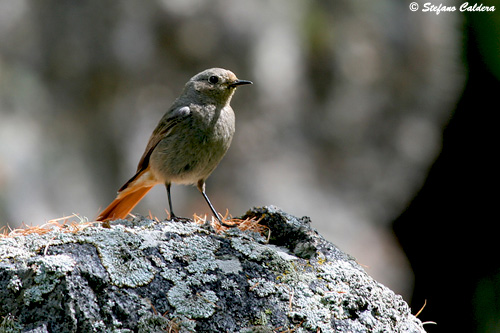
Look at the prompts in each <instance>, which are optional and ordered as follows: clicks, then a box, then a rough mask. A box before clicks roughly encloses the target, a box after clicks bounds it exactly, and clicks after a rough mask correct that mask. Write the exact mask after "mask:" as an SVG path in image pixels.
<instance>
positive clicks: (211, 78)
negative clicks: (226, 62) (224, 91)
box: [208, 75, 219, 84]
mask: <svg viewBox="0 0 500 333" xmlns="http://www.w3.org/2000/svg"><path fill="white" fill-rule="evenodd" d="M208 82H210V83H213V84H215V83H217V82H219V78H218V77H217V76H215V75H212V76H211V77H209V78H208Z"/></svg>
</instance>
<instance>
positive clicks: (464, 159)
mask: <svg viewBox="0 0 500 333" xmlns="http://www.w3.org/2000/svg"><path fill="white" fill-rule="evenodd" d="M441 3H443V4H445V5H456V6H457V8H458V6H459V5H460V4H461V3H456V2H452V1H442V2H441ZM483 3H484V4H485V5H490V6H491V5H494V6H496V7H497V8H498V7H499V5H500V4H499V3H497V2H495V1H488V2H483ZM409 5H410V1H397V0H382V1H367V0H339V1H335V2H333V1H320V0H313V1H307V2H302V1H296V0H286V1H285V0H276V1H272V2H267V1H252V2H249V1H245V2H244V1H227V0H219V1H210V2H208V1H201V0H189V1H188V0H156V1H149V2H143V1H136V0H125V1H120V2H103V1H98V0H89V1H84V2H83V1H79V2H72V1H50V0H47V1H43V2H35V1H28V0H16V1H10V0H0V226H1V225H8V226H10V227H11V228H16V227H19V226H20V225H21V224H22V223H24V224H26V225H38V224H43V223H45V222H46V221H48V220H50V219H53V218H58V217H63V216H66V215H70V214H73V213H77V214H79V215H80V216H83V217H86V218H88V219H89V220H92V219H94V218H95V217H96V216H97V214H98V212H99V211H100V210H102V209H103V208H104V207H106V206H107V205H108V204H109V203H110V202H111V201H112V200H113V199H114V197H115V195H116V191H117V190H118V188H120V186H121V185H123V183H125V182H126V181H127V180H128V179H129V178H130V177H131V176H132V175H133V174H134V173H135V169H136V166H137V163H138V161H139V158H140V157H141V155H142V153H143V150H144V148H145V146H146V143H147V140H148V138H149V136H150V134H151V132H152V130H153V129H154V127H155V126H156V124H157V122H158V120H159V119H160V118H161V116H162V115H163V113H164V112H165V111H166V110H167V108H168V107H169V106H170V104H171V103H172V102H173V100H174V99H175V97H176V96H178V95H179V93H180V92H181V90H182V88H183V86H184V84H185V82H186V81H187V80H188V79H189V78H190V77H192V76H193V75H195V74H196V73H198V72H200V71H201V70H204V69H206V68H210V67H223V68H227V69H230V70H232V71H233V72H235V73H236V75H237V76H238V77H239V78H240V79H247V80H252V81H253V82H254V85H253V86H249V87H244V88H240V89H238V91H237V93H236V95H235V96H234V98H233V101H232V106H233V108H234V109H235V112H236V126H237V130H236V135H235V138H234V140H233V144H232V146H231V148H230V150H229V152H228V154H227V155H226V157H225V158H224V160H223V161H222V163H221V164H220V165H219V167H218V168H217V169H216V171H215V172H214V173H213V174H212V176H211V177H210V178H209V179H208V181H207V193H208V195H209V196H210V198H211V200H212V202H213V204H214V205H215V207H216V208H217V209H218V210H219V211H221V212H223V213H225V211H226V209H228V210H229V212H230V214H232V215H233V216H239V215H242V214H244V213H245V212H246V210H248V209H249V208H251V207H252V206H262V205H271V204H273V205H277V206H279V207H280V208H282V209H283V210H285V211H286V212H288V213H290V214H293V215H296V216H303V215H307V216H310V217H311V218H312V223H313V224H312V225H313V227H314V228H316V229H318V230H319V231H320V233H321V234H322V235H323V236H324V237H325V238H327V239H328V240H330V241H331V242H333V243H335V244H336V245H337V246H339V247H340V248H341V249H343V250H344V251H346V252H348V253H349V254H351V255H353V256H354V257H356V258H357V260H358V262H359V263H360V264H362V265H363V266H364V267H365V269H366V270H367V271H368V273H369V274H370V275H372V276H373V277H375V278H376V279H377V280H378V281H379V282H381V283H383V284H385V285H387V286H388V287H390V288H391V289H393V290H394V291H395V292H397V293H399V294H401V295H403V297H404V299H405V300H406V301H408V302H409V303H411V306H412V308H413V313H416V312H417V311H418V310H419V309H420V308H421V307H422V306H423V304H424V301H425V300H427V307H426V308H425V309H424V310H423V312H422V314H420V315H419V318H421V319H422V320H423V321H435V322H437V323H438V325H437V326H435V325H426V326H425V327H426V330H428V331H429V332H452V331H462V332H466V331H467V332H500V319H499V318H500V297H499V296H500V268H499V267H500V262H499V260H498V253H499V251H498V245H497V244H498V240H496V239H495V236H496V235H498V233H495V232H494V229H493V228H494V224H493V223H497V222H498V218H497V217H494V216H493V214H492V210H493V206H494V204H495V203H494V202H493V196H497V195H496V193H495V194H494V195H491V194H490V192H491V191H490V192H486V187H487V185H490V184H491V185H492V183H493V176H494V172H493V165H496V164H497V163H496V162H495V163H494V162H493V161H492V156H493V154H497V153H494V152H495V151H497V152H498V148H497V144H495V147H493V143H494V142H495V140H494V139H496V135H494V134H493V133H495V132H494V130H493V124H494V122H493V121H492V119H491V118H492V115H493V112H494V111H496V112H498V110H499V99H498V94H499V93H500V84H499V79H500V60H499V55H500V37H499V36H500V18H499V14H500V13H499V10H496V11H495V12H470V13H461V12H460V11H459V10H458V9H457V11H455V12H453V13H450V12H441V13H440V14H439V15H436V13H429V12H427V13H425V12H422V11H421V10H419V11H417V12H412V11H410V10H409ZM421 5H423V3H422V4H421ZM495 143H496V142H495ZM173 203H174V206H175V207H176V208H175V210H176V213H177V214H178V215H180V216H186V217H190V216H192V215H193V213H196V214H198V215H202V214H210V212H209V210H208V207H206V204H205V202H204V200H203V198H202V196H201V195H200V194H199V192H198V191H197V190H196V188H194V187H185V186H175V185H174V187H173ZM167 207H168V204H167V200H166V191H165V189H164V188H163V187H161V186H157V187H156V188H155V189H153V191H151V192H150V194H148V195H147V196H146V198H145V199H144V200H143V201H142V202H141V203H140V204H139V205H138V206H137V207H136V209H134V212H135V213H139V214H142V215H147V214H149V212H151V213H152V214H153V215H155V216H157V217H158V218H160V219H163V218H165V217H166V216H167V213H166V212H165V209H166V208H167ZM455 329H456V330H455Z"/></svg>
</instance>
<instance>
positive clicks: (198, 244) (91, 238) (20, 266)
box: [0, 206, 424, 332]
mask: <svg viewBox="0 0 500 333" xmlns="http://www.w3.org/2000/svg"><path fill="white" fill-rule="evenodd" d="M252 217H254V218H262V220H261V221H260V223H261V224H263V225H266V226H267V227H268V228H269V232H270V234H269V237H267V235H266V236H263V235H260V234H258V233H255V232H251V231H241V230H239V229H237V228H234V229H229V230H227V231H225V232H222V233H216V232H214V231H213V230H211V228H206V227H202V226H200V225H198V224H195V223H194V222H193V223H191V222H171V221H163V222H157V221H153V220H148V219H144V218H141V219H135V220H134V221H132V222H128V221H124V220H122V221H116V222H115V223H114V224H112V226H111V228H110V229H105V228H101V227H88V228H85V229H83V230H81V231H78V232H74V233H67V232H62V231H61V230H57V229H55V230H53V231H51V232H48V233H45V234H42V235H38V234H29V235H25V236H17V237H8V238H1V239H0V301H1V305H0V317H1V319H2V322H1V323H0V332H165V331H169V330H171V331H173V332H176V331H177V332H283V331H287V330H290V331H292V330H293V331H295V332H424V330H423V328H422V323H421V322H420V321H419V320H418V319H416V318H415V317H414V316H413V315H412V314H411V312H410V309H409V307H408V305H407V304H406V303H405V302H404V301H403V300H402V298H401V297H400V296H398V295H395V294H394V293H393V292H392V291H391V290H389V289H387V288H386V287H384V286H383V285H381V284H379V283H377V282H376V281H374V280H373V279H372V278H371V277H369V276H368V275H367V274H366V273H365V272H364V271H363V269H362V268H361V267H360V266H359V265H358V264H357V263H356V262H355V261H354V260H353V258H351V257H349V256H348V255H346V254H344V253H343V252H341V251H340V250H338V249H337V248H336V247H335V246H334V245H333V244H331V243H329V242H327V241H325V240H324V239H323V238H322V237H321V236H320V235H318V234H317V232H316V231H315V230H314V229H312V228H310V226H309V219H308V218H301V219H299V218H296V217H294V216H291V215H288V214H286V213H284V212H282V211H280V210H279V209H277V208H275V207H273V206H270V207H264V208H255V209H253V210H251V211H249V212H248V213H247V214H246V215H245V216H244V217H243V218H244V219H245V218H252Z"/></svg>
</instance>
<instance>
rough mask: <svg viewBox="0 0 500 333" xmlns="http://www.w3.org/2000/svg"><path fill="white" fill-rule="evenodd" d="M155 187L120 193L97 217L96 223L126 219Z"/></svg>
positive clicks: (142, 187)
mask: <svg viewBox="0 0 500 333" xmlns="http://www.w3.org/2000/svg"><path fill="white" fill-rule="evenodd" d="M152 188H153V186H141V187H136V188H134V187H132V188H128V189H126V190H125V191H123V192H120V193H119V194H118V196H117V197H116V199H115V200H113V202H112V203H110V204H109V206H108V207H106V209H105V210H104V211H103V212H102V213H101V214H100V215H99V217H97V219H96V221H107V220H116V219H124V218H126V217H127V215H128V213H130V211H131V210H132V209H134V207H135V206H136V205H137V204H138V203H139V201H141V199H142V198H144V196H145V195H146V193H148V192H149V190H151V189H152Z"/></svg>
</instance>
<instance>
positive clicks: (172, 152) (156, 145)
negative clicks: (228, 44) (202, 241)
mask: <svg viewBox="0 0 500 333" xmlns="http://www.w3.org/2000/svg"><path fill="white" fill-rule="evenodd" d="M245 84H252V82H251V81H246V80H238V78H237V77H236V75H234V74H233V73H232V72H231V71H228V70H225V69H222V68H211V69H207V70H205V71H203V72H201V73H199V74H196V75H195V76H193V77H192V78H191V79H190V80H189V81H188V82H187V83H186V85H185V87H184V90H183V91H182V93H181V95H180V96H179V97H178V98H177V99H176V100H175V101H174V103H173V104H172V106H171V107H170V109H169V110H168V111H167V113H165V115H164V116H163V118H161V120H160V122H159V123H158V125H157V126H156V128H155V130H154V131H153V134H152V135H151V137H150V138H149V142H148V145H147V146H146V150H145V151H144V154H143V155H142V157H141V160H140V161H139V165H138V167H137V172H136V174H135V175H134V176H133V177H132V178H131V179H130V180H129V181H128V182H126V183H125V185H123V186H122V187H121V188H120V190H119V191H118V195H117V197H116V199H115V200H114V201H113V202H112V203H111V204H110V205H109V206H108V207H107V208H106V209H105V210H104V211H103V212H102V213H101V214H100V215H99V217H98V218H97V221H107V220H112V219H121V218H125V217H126V216H127V215H128V214H129V213H130V211H131V210H132V209H133V208H134V207H135V206H136V205H137V204H138V203H139V201H140V200H141V199H142V198H143V197H144V196H145V195H146V193H148V192H149V190H151V188H153V186H155V185H157V184H160V183H162V184H165V186H166V188H167V196H168V204H169V208H170V216H171V217H175V215H174V212H173V211H172V198H171V196H170V186H171V184H172V183H178V184H185V185H190V184H196V185H197V187H198V190H199V191H200V192H201V193H202V194H203V197H204V198H205V200H206V202H207V203H208V205H209V207H210V209H211V210H212V212H213V214H214V215H215V216H216V217H217V219H218V220H219V222H221V223H222V220H221V218H220V217H219V214H218V213H217V211H216V210H215V209H214V207H213V205H212V204H211V202H210V200H209V199H208V196H207V195H206V193H205V181H206V179H207V178H208V176H210V174H211V173H212V171H214V169H215V168H216V167H217V165H218V164H219V162H220V161H221V159H222V157H224V155H225V153H226V151H227V150H228V148H229V146H230V144H231V140H232V138H233V134H234V112H233V109H232V108H231V106H230V105H229V103H230V101H231V97H232V96H233V94H234V91H235V90H236V87H238V86H240V85H245ZM223 224H224V223H223ZM224 225H226V224H224Z"/></svg>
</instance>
